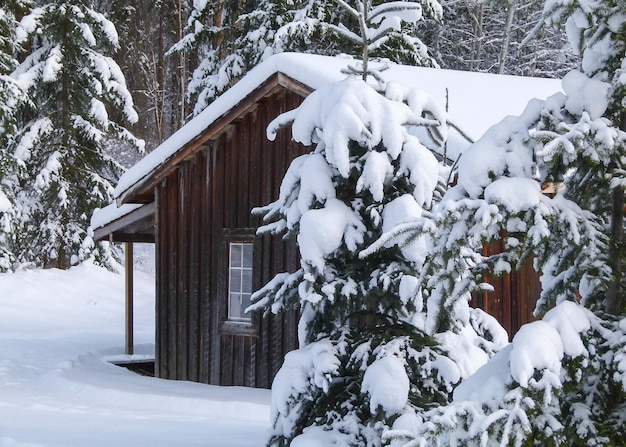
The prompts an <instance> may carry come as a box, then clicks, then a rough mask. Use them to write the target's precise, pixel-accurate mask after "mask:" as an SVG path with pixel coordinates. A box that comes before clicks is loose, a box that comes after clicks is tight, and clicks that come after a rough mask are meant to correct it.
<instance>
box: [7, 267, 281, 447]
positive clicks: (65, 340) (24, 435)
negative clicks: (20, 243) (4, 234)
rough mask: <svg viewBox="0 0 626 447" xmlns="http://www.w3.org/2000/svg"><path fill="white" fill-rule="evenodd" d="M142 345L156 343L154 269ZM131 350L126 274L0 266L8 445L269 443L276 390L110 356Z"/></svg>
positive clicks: (140, 275)
mask: <svg viewBox="0 0 626 447" xmlns="http://www.w3.org/2000/svg"><path fill="white" fill-rule="evenodd" d="M140 259H141V258H140ZM143 270H148V271H149V270H150V269H149V268H144V269H143ZM135 352H136V357H137V358H142V357H147V356H152V355H153V352H154V276H153V275H152V274H150V273H145V272H142V271H138V272H136V273H135ZM123 353H124V278H123V276H122V275H118V274H114V273H111V272H108V271H106V270H104V269H102V268H99V267H96V266H94V265H91V264H83V265H80V266H78V267H75V268H72V269H70V270H68V271H59V270H55V269H52V270H30V271H22V272H18V273H13V274H0V447H40V446H45V447H60V446H63V447H66V446H72V447H100V446H102V447H105V446H106V447H110V446H116V447H123V446H133V447H136V446H141V445H149V446H151V447H158V446H164V447H165V446H167V447H171V446H225V447H228V446H233V447H234V446H237V447H244V446H261V445H263V444H264V442H265V440H266V438H267V434H268V432H269V400H270V395H269V391H267V390H257V389H247V388H222V387H213V386H208V385H201V384H196V383H190V382H176V381H166V380H160V379H154V378H149V377H143V376H139V375H137V374H134V373H132V372H130V371H128V370H126V369H124V368H121V367H118V366H114V365H112V364H111V363H109V362H108V360H111V359H120V358H124V355H123Z"/></svg>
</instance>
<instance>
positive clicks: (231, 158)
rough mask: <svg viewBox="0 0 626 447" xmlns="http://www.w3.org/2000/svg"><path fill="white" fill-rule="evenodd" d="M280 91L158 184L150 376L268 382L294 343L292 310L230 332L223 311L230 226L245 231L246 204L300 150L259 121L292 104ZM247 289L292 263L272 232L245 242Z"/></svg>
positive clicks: (264, 199)
mask: <svg viewBox="0 0 626 447" xmlns="http://www.w3.org/2000/svg"><path fill="white" fill-rule="evenodd" d="M301 100H302V99H301V97H300V96H299V95H297V94H295V93H292V92H289V91H287V90H284V89H281V90H280V91H279V92H278V93H276V94H273V95H271V96H269V97H266V98H263V99H262V100H260V102H259V103H258V105H257V106H256V107H254V108H251V109H250V110H249V111H248V112H247V113H245V114H244V115H243V116H241V117H239V118H237V119H235V121H233V122H231V123H230V124H228V126H227V127H226V128H225V129H224V131H223V132H221V133H220V134H218V136H216V137H215V138H214V139H213V140H211V141H209V142H207V143H205V144H204V145H203V146H202V147H201V148H200V149H198V150H196V151H195V152H194V153H193V155H192V156H191V157H189V158H188V159H186V160H184V161H183V162H181V163H180V164H179V165H178V166H177V168H178V169H177V171H176V172H174V173H172V174H170V175H169V176H168V177H166V178H165V179H164V180H163V181H162V182H161V183H160V184H159V185H158V187H157V190H156V191H157V194H156V196H157V219H156V220H157V231H156V241H157V251H158V257H157V259H158V265H157V270H158V272H157V274H158V277H159V279H160V281H159V285H158V288H157V315H156V318H157V321H156V323H157V326H156V331H157V333H156V338H157V346H158V347H159V350H158V352H157V356H156V357H157V358H156V372H157V374H158V376H159V377H162V378H169V379H178V380H192V381H199V382H204V383H211V384H220V385H244V386H252V387H265V388H267V387H269V386H270V385H271V381H272V379H273V377H274V375H275V374H276V372H277V371H278V369H279V368H280V366H281V365H282V361H283V358H284V355H285V354H286V353H287V352H288V351H290V350H292V349H294V348H296V347H297V315H295V314H286V315H281V316H270V317H267V318H261V317H260V316H258V315H257V316H255V317H254V318H253V325H252V326H251V327H248V328H245V330H243V331H241V333H239V332H238V331H237V328H235V329H232V328H229V327H227V325H225V323H224V322H225V320H226V318H227V315H228V297H227V296H226V294H225V292H224V290H221V289H224V285H225V284H226V283H227V279H228V277H227V275H228V271H227V257H226V256H227V253H226V250H227V239H226V237H225V235H226V234H228V231H229V230H245V231H247V232H248V233H247V234H253V233H252V231H253V230H252V229H255V228H257V227H258V226H259V224H260V219H259V217H258V216H252V215H251V209H252V208H253V207H255V206H260V205H265V204H267V203H270V202H272V201H274V200H275V199H276V198H277V197H278V192H279V187H280V182H281V180H282V177H283V174H284V173H285V171H286V169H287V167H288V165H289V163H290V161H291V159H293V158H294V157H295V156H297V155H299V154H300V153H304V152H306V151H307V149H306V148H302V147H299V146H298V145H296V144H295V143H293V142H292V141H291V133H290V132H289V131H288V130H284V131H281V132H279V135H278V137H277V138H276V140H275V141H274V142H270V141H268V140H267V138H266V136H265V135H266V127H267V124H268V123H269V122H270V121H271V120H272V119H274V118H275V117H276V116H278V115H279V114H280V113H282V112H284V111H287V110H290V109H292V108H294V107H297V106H298V104H300V102H301ZM253 262H254V264H253V267H254V269H253V270H254V287H255V288H259V287H261V286H262V285H263V284H265V283H266V282H267V281H269V280H270V279H271V278H273V276H274V275H275V274H277V273H280V272H283V271H289V270H293V269H294V268H296V267H297V265H298V254H297V247H296V246H295V244H294V243H292V242H284V241H282V239H281V238H280V237H276V236H257V237H255V238H254V261H253Z"/></svg>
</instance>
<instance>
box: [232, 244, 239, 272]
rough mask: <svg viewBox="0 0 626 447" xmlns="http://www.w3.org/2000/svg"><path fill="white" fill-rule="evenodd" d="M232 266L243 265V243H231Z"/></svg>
mask: <svg viewBox="0 0 626 447" xmlns="http://www.w3.org/2000/svg"><path fill="white" fill-rule="evenodd" d="M230 266H231V267H241V244H230Z"/></svg>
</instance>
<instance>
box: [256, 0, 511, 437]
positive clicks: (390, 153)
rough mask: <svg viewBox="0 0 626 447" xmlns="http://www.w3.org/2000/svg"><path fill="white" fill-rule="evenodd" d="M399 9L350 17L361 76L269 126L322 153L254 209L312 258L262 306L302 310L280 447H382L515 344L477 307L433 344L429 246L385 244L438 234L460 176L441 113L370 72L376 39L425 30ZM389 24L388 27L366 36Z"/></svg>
mask: <svg viewBox="0 0 626 447" xmlns="http://www.w3.org/2000/svg"><path fill="white" fill-rule="evenodd" d="M344 6H345V7H349V6H348V5H345V4H344ZM396 6H397V5H392V4H387V5H385V6H384V7H375V8H372V9H368V10H367V11H363V10H361V11H360V12H359V11H357V10H354V9H352V10H350V11H349V12H350V13H351V14H356V15H357V17H356V18H358V19H359V21H360V22H361V23H362V26H361V27H360V31H359V33H360V37H359V34H357V33H354V34H352V35H351V36H350V38H351V39H354V40H355V41H360V44H361V48H363V53H362V54H364V55H365V56H366V57H365V58H364V61H363V64H362V65H358V66H357V65H355V66H353V67H351V70H350V71H351V74H350V75H349V77H348V79H346V80H344V81H342V82H338V83H336V84H331V85H329V86H327V87H324V88H321V89H319V90H317V91H315V92H313V93H312V94H311V95H309V96H308V97H307V98H306V99H305V100H304V102H303V103H302V105H301V106H300V107H298V108H297V109H296V110H294V111H291V112H287V113H285V114H283V115H281V116H280V117H278V118H277V119H276V120H274V122H273V123H271V124H270V128H269V134H270V135H273V134H275V133H276V131H277V130H278V129H279V128H281V127H283V126H287V125H289V124H291V128H292V133H293V138H294V139H295V140H296V141H298V142H300V143H302V144H304V145H313V146H314V148H313V150H312V152H311V153H309V154H306V155H303V156H300V157H298V158H296V159H295V160H294V161H293V162H292V163H291V165H290V167H289V169H288V171H287V173H286V174H285V177H284V179H283V182H282V185H281V188H280V196H279V198H278V200H277V201H276V202H274V203H272V204H270V205H268V206H266V207H263V208H260V209H258V210H256V212H258V213H261V214H264V216H265V219H266V220H267V221H268V222H269V223H267V225H265V226H264V227H262V228H260V229H259V232H261V233H264V232H273V233H283V232H285V233H286V237H295V238H297V242H298V246H299V250H300V255H301V268H300V269H299V270H297V271H296V272H292V273H284V274H280V275H277V276H276V277H275V278H274V279H273V280H272V281H270V282H269V283H268V284H267V285H266V286H265V287H263V288H262V289H261V290H260V291H258V292H257V293H255V295H254V296H253V300H254V304H253V306H252V308H253V309H260V310H264V311H265V312H275V313H276V312H281V311H284V310H286V309H299V311H300V312H301V318H300V322H299V343H300V348H299V349H298V350H296V351H293V352H290V353H289V354H287V356H286V358H285V362H284V364H283V366H282V368H281V369H280V371H279V372H278V374H277V376H276V378H275V380H274V383H273V385H272V423H273V426H274V430H273V433H272V436H271V439H270V441H269V445H273V446H274V445H275V446H280V445H286V444H287V445H288V444H291V443H292V442H293V443H294V444H295V443H307V442H321V443H323V444H324V445H346V446H361V445H374V446H376V445H381V442H382V438H381V436H382V434H383V433H384V432H385V431H387V430H389V429H391V428H392V427H394V426H402V424H404V422H403V421H404V420H405V419H410V418H415V417H419V416H418V415H419V414H421V413H423V412H424V411H425V410H427V409H428V408H431V407H433V406H438V405H443V404H445V403H447V402H449V399H450V396H451V392H452V390H453V388H454V386H455V385H456V384H457V383H458V382H459V381H460V380H461V379H462V378H464V377H466V376H467V375H468V374H470V373H471V372H472V371H473V370H474V368H473V367H468V365H469V364H472V365H474V366H476V365H477V364H481V363H482V362H485V361H486V360H487V359H488V357H489V356H490V355H491V354H493V353H494V352H495V351H497V350H498V349H499V348H500V347H501V346H502V345H503V344H505V343H506V334H505V333H504V330H503V329H502V328H501V327H500V326H499V325H498V324H497V322H495V320H494V319H493V318H491V317H489V316H487V315H486V314H484V313H483V312H482V311H480V310H472V309H470V308H469V306H468V303H467V301H466V302H465V306H464V307H463V306H457V308H456V310H455V313H454V315H450V318H451V319H454V321H455V324H454V325H452V324H451V325H450V327H452V326H454V329H455V330H449V331H445V330H444V331H440V332H439V333H434V332H427V330H426V329H427V328H426V313H425V310H426V309H425V307H424V300H423V290H422V289H421V288H420V287H419V280H418V277H419V273H418V272H419V271H420V270H421V269H422V268H423V266H424V261H425V258H424V254H425V253H426V246H427V243H426V238H425V237H416V238H413V239H412V240H404V239H403V238H401V237H400V238H399V239H398V238H394V237H391V236H390V237H386V238H385V241H384V242H383V243H379V244H376V242H377V241H381V238H383V237H384V236H385V235H387V234H388V232H389V231H390V230H391V229H394V228H396V227H397V226H400V227H402V226H403V225H404V224H407V223H412V222H413V221H414V220H415V219H422V222H423V229H424V230H425V231H426V232H430V231H434V229H435V227H434V220H433V215H432V211H433V209H434V207H435V206H436V204H437V203H438V201H439V200H440V198H441V194H442V191H443V190H445V188H446V186H447V185H446V179H447V178H448V174H449V168H448V167H447V166H445V165H442V164H440V163H439V162H438V160H437V157H436V156H435V155H434V152H439V153H441V152H442V151H443V146H444V145H445V141H446V137H447V118H446V113H445V111H444V110H443V108H440V107H438V106H437V104H436V102H435V101H434V100H433V99H432V98H430V97H429V96H428V95H426V94H425V93H424V92H421V91H418V90H414V89H411V88H408V87H405V86H403V85H400V84H397V83H386V82H385V80H384V73H379V72H376V71H375V70H373V67H372V66H371V64H370V65H368V63H367V62H368V59H367V55H368V51H367V49H368V46H369V45H372V44H374V45H375V44H376V42H375V41H373V40H370V39H369V36H371V35H373V36H378V37H379V38H380V39H383V40H385V39H386V36H388V30H391V29H395V25H394V20H393V18H394V17H398V16H401V17H403V18H407V17H413V19H417V18H418V15H416V14H413V13H415V12H416V11H418V10H419V9H420V7H419V5H418V4H415V3H409V2H407V3H402V6H403V7H402V8H396ZM377 14H379V15H380V17H379V18H380V19H381V20H380V21H379V22H373V23H374V24H376V23H378V24H379V26H371V25H370V24H368V22H367V21H366V17H368V16H369V17H370V18H372V19H374V20H375V17H376V16H377ZM395 23H397V22H395ZM341 32H342V33H347V32H346V31H341ZM368 67H369V68H368ZM418 128H422V129H423V130H425V132H421V133H419V132H417V129H418ZM418 134H419V135H422V134H423V135H424V136H423V137H421V138H419V137H417V136H416V135H418ZM399 241H401V242H402V244H399V243H398V242H399ZM459 347H461V350H459V349H458V348H459ZM470 358H471V359H473V360H471V361H469V362H468V360H469V359H470ZM313 440H315V441H313Z"/></svg>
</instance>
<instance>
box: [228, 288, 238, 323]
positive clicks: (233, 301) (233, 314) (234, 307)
mask: <svg viewBox="0 0 626 447" xmlns="http://www.w3.org/2000/svg"><path fill="white" fill-rule="evenodd" d="M229 317H230V318H241V295H239V294H236V293H231V294H230V307H229Z"/></svg>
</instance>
